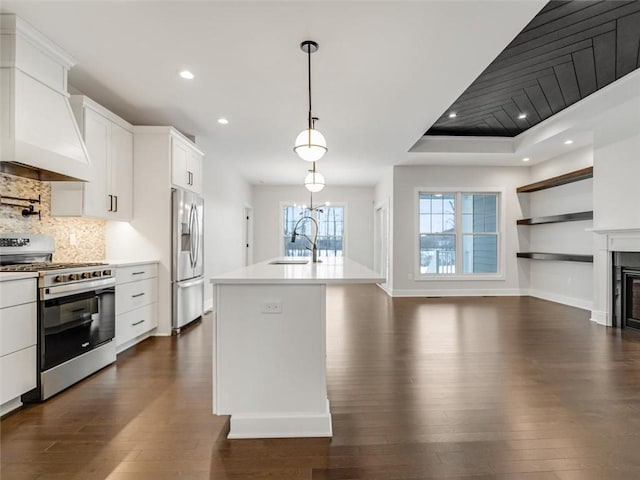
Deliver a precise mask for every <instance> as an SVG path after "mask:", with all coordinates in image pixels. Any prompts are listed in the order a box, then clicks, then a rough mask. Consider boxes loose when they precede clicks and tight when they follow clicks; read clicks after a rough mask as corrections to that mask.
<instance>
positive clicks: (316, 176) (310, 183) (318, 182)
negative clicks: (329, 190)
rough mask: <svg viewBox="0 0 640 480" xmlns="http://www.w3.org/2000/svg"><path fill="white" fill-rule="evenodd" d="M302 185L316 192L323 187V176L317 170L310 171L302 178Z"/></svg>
mask: <svg viewBox="0 0 640 480" xmlns="http://www.w3.org/2000/svg"><path fill="white" fill-rule="evenodd" d="M304 186H305V187H307V190H309V191H310V192H311V193H317V192H319V191H321V190H322V189H323V188H324V176H323V175H322V174H321V173H318V172H314V171H312V172H310V173H309V175H307V176H306V178H305V179H304Z"/></svg>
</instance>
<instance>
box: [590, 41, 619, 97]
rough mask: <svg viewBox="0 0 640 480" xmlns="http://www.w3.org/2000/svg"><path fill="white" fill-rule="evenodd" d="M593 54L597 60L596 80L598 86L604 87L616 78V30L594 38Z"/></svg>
mask: <svg viewBox="0 0 640 480" xmlns="http://www.w3.org/2000/svg"><path fill="white" fill-rule="evenodd" d="M593 55H594V57H595V62H596V81H597V83H598V88H602V87H604V86H605V85H609V84H610V83H611V82H613V81H614V80H615V79H616V32H615V30H612V31H611V32H607V33H604V34H602V35H598V36H597V37H594V38H593Z"/></svg>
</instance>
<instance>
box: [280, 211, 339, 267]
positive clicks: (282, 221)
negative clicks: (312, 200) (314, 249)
mask: <svg viewBox="0 0 640 480" xmlns="http://www.w3.org/2000/svg"><path fill="white" fill-rule="evenodd" d="M323 203H324V202H323ZM295 205H306V203H305V202H284V201H280V212H279V218H280V221H279V222H278V242H279V245H280V246H279V247H278V251H279V254H280V256H281V257H284V256H285V253H284V242H283V240H284V239H283V237H282V232H284V207H290V206H295ZM329 207H341V208H342V223H343V225H342V257H341V258H345V257H346V256H347V249H348V246H349V245H348V240H347V238H348V236H347V221H348V209H347V204H346V203H343V202H330V205H329ZM318 254H319V251H318ZM309 256H311V252H310V251H309ZM336 258H340V257H336Z"/></svg>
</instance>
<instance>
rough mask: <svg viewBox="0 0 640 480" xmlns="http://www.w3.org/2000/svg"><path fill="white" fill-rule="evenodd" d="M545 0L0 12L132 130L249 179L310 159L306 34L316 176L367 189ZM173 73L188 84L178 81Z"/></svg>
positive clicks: (75, 6) (299, 169)
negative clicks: (23, 26) (299, 148)
mask: <svg viewBox="0 0 640 480" xmlns="http://www.w3.org/2000/svg"><path fill="white" fill-rule="evenodd" d="M545 3H546V1H545V0H535V1H534V0H531V1H506V0H505V1H484V0H482V1H472V0H471V1H446V0H444V1H410V2H402V1H393V2H368V1H356V2H342V1H315V2H311V1H297V2H294V1H288V2H270V1H259V2H245V1H234V2H219V1H198V2H187V1H158V2H153V1H143V2H130V1H109V2H95V1H84V2H80V1H72V2H52V1H8V0H5V1H4V2H3V3H2V10H3V12H6V13H16V14H18V15H19V16H21V17H22V18H23V19H25V20H26V21H28V22H29V23H31V24H32V25H33V26H34V27H35V28H37V29H38V30H40V31H41V32H42V33H43V34H45V35H46V36H47V37H49V38H50V39H51V40H52V41H53V42H55V43H57V44H58V45H59V46H61V47H62V48H63V49H65V50H66V51H67V52H68V53H70V54H71V55H72V56H74V57H75V58H76V60H77V62H78V64H77V65H76V66H75V67H74V68H73V69H72V71H71V74H70V83H71V84H72V85H73V86H74V87H76V88H77V89H78V90H80V91H82V92H84V93H85V94H87V95H89V96H90V97H92V98H93V99H94V100H96V101H98V102H99V103H101V104H103V105H105V106H106V107H108V108H110V109H111V110H113V111H114V112H116V113H118V114H119V115H121V116H122V117H124V118H125V119H127V120H129V121H130V122H132V123H134V124H147V125H149V124H153V125H168V124H170V125H174V126H175V127H177V128H178V129H179V130H181V131H183V132H184V133H187V134H190V135H195V136H196V138H197V141H198V143H200V144H202V146H203V147H204V149H205V150H206V153H207V157H206V160H207V161H209V162H228V163H230V164H233V165H235V166H237V168H238V169H239V171H240V172H241V174H242V175H244V176H245V177H246V178H247V179H248V180H249V181H250V182H252V183H256V184H257V183H266V184H300V183H301V182H302V180H303V178H304V175H305V170H306V169H307V168H308V167H309V165H308V164H306V163H305V162H303V161H302V160H300V159H298V158H297V156H296V155H295V154H294V153H293V151H292V143H293V139H294V138H295V136H296V134H297V133H298V132H299V131H300V130H302V129H303V128H304V127H305V124H306V112H307V103H306V102H307V99H306V88H307V83H306V82H307V76H306V55H305V54H303V53H302V52H301V50H300V49H299V44H300V42H301V41H303V40H306V39H312V40H315V41H317V42H318V43H319V44H320V49H319V51H318V52H317V53H315V54H314V55H313V56H312V69H313V73H312V80H313V106H314V108H313V111H314V114H315V115H316V116H318V117H320V121H319V122H318V124H317V128H318V129H319V130H320V131H322V132H323V133H324V134H325V136H326V138H327V142H328V145H329V152H328V153H327V155H326V156H325V157H324V158H323V159H322V160H320V161H319V162H318V170H319V171H321V172H322V173H324V174H325V176H326V178H327V183H328V184H332V185H345V184H351V185H373V184H374V183H375V182H376V181H377V180H378V179H379V177H380V175H381V173H382V172H383V171H384V168H385V167H389V166H391V165H397V164H404V163H416V162H417V160H415V158H413V159H412V158H411V155H414V154H409V153H408V151H409V150H410V149H411V147H412V146H413V145H414V144H415V143H416V141H417V140H418V139H420V137H421V136H422V134H423V132H425V131H426V130H427V129H428V128H429V127H430V126H431V124H433V122H435V120H436V119H437V118H438V117H439V116H440V115H441V114H442V113H443V111H444V110H445V109H446V108H447V107H448V106H449V105H451V104H452V103H453V101H454V100H455V99H456V98H457V97H458V96H459V95H460V94H461V93H462V91H463V90H464V89H465V88H466V87H467V86H468V85H469V84H470V83H471V82H472V81H473V80H474V79H475V78H476V76H477V75H478V74H480V72H481V71H482V70H483V69H484V68H485V67H486V66H487V65H488V64H489V63H490V62H491V61H492V60H493V59H494V58H495V57H496V56H497V55H498V53H500V51H501V50H502V49H503V48H504V47H505V46H506V45H507V44H508V43H509V42H510V41H511V39H513V37H515V36H516V35H517V34H518V32H519V31H520V30H521V29H522V28H523V27H524V26H525V25H526V24H527V23H528V22H529V20H530V19H531V18H532V17H533V16H534V15H535V14H536V13H537V12H538V11H539V10H540V8H542V7H543V6H544V4H545ZM183 68H188V69H190V70H192V71H193V72H194V73H195V75H196V78H195V79H194V80H192V81H185V80H183V79H181V78H179V77H178V75H177V72H178V70H181V69H183ZM221 116H224V117H226V118H228V119H229V122H230V123H229V125H227V126H221V125H219V124H218V123H217V122H216V119H217V118H218V117H221ZM414 157H415V155H414ZM514 158H515V157H514ZM428 162H429V160H428V159H426V156H425V160H423V161H422V163H428Z"/></svg>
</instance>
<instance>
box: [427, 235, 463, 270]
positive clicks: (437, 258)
mask: <svg viewBox="0 0 640 480" xmlns="http://www.w3.org/2000/svg"><path fill="white" fill-rule="evenodd" d="M455 272H456V236H455V235H420V273H422V274H426V273H436V274H437V273H455Z"/></svg>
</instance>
